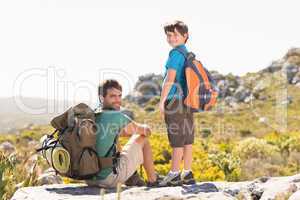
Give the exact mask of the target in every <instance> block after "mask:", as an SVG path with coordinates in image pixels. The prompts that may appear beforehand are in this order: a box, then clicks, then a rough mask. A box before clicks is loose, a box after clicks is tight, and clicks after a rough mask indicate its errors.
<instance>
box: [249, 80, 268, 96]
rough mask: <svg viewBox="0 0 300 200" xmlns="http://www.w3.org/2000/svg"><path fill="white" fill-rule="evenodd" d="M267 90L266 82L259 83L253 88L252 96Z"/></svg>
mask: <svg viewBox="0 0 300 200" xmlns="http://www.w3.org/2000/svg"><path fill="white" fill-rule="evenodd" d="M266 88H267V82H266V81H264V80H261V81H259V82H258V83H257V84H256V86H255V87H254V88H253V90H252V92H253V93H254V94H257V93H260V92H262V91H264V90H265V89H266Z"/></svg>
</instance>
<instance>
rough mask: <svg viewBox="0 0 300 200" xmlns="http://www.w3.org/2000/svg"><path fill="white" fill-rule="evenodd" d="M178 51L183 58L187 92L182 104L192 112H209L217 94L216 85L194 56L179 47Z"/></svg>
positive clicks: (215, 101)
mask: <svg viewBox="0 0 300 200" xmlns="http://www.w3.org/2000/svg"><path fill="white" fill-rule="evenodd" d="M174 50H177V51H179V52H180V53H181V54H182V55H183V56H184V58H185V64H184V65H185V69H184V70H185V77H186V85H187V91H186V94H184V104H185V106H187V107H188V108H189V109H190V110H191V111H192V112H202V111H208V110H210V109H211V108H212V107H213V106H214V105H215V104H216V103H217V98H218V94H219V89H218V87H217V84H216V82H215V80H214V79H213V77H212V76H211V74H210V73H209V71H208V70H207V69H206V68H205V67H204V66H203V65H202V63H201V62H200V61H199V60H196V58H195V54H194V53H192V52H186V51H184V50H183V49H180V48H179V47H177V48H175V49H174Z"/></svg>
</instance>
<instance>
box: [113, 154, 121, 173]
mask: <svg viewBox="0 0 300 200" xmlns="http://www.w3.org/2000/svg"><path fill="white" fill-rule="evenodd" d="M119 159H120V152H116V154H115V156H114V157H113V160H112V170H113V173H114V174H117V165H118V162H119Z"/></svg>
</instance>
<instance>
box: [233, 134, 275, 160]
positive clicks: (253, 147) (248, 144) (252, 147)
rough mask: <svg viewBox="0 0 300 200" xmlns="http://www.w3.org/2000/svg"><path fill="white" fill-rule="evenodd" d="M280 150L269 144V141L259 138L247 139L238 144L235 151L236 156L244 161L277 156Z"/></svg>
mask: <svg viewBox="0 0 300 200" xmlns="http://www.w3.org/2000/svg"><path fill="white" fill-rule="evenodd" d="M278 151H279V149H278V148H277V147H276V146H273V145H271V144H268V143H267V141H265V140H263V139H257V138H247V139H245V140H242V141H240V142H239V143H238V145H237V146H236V148H235V149H234V153H235V155H237V156H239V157H240V158H241V159H242V160H248V159H251V158H261V159H267V158H269V157H272V156H275V155H276V153H278Z"/></svg>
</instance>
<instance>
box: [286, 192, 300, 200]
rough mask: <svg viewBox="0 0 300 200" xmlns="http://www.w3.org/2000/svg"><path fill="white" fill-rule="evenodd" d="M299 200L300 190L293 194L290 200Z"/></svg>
mask: <svg viewBox="0 0 300 200" xmlns="http://www.w3.org/2000/svg"><path fill="white" fill-rule="evenodd" d="M299 199H300V190H298V191H297V192H295V193H294V194H292V195H291V196H290V198H289V199H288V200H299Z"/></svg>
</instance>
